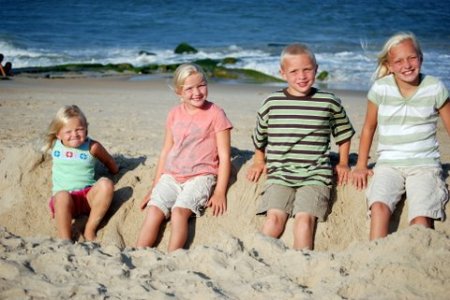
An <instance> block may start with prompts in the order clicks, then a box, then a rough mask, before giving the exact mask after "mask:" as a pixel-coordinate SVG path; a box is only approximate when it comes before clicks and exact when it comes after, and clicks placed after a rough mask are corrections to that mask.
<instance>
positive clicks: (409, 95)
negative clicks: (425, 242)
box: [352, 33, 450, 240]
mask: <svg viewBox="0 0 450 300" xmlns="http://www.w3.org/2000/svg"><path fill="white" fill-rule="evenodd" d="M422 61H423V56H422V51H421V49H420V46H419V43H418V41H417V40H416V38H415V36H414V35H413V34H411V33H399V34H396V35H394V36H392V37H391V38H390V39H389V40H388V41H387V42H386V43H385V45H384V47H383V50H382V51H381V53H380V55H379V58H378V68H377V71H376V73H375V75H376V78H377V80H376V81H375V83H374V84H373V85H372V87H371V89H370V91H369V93H368V99H369V101H368V103H367V114H366V120H365V123H364V126H363V129H362V133H361V141H360V146H359V155H358V162H357V165H356V167H355V169H354V170H353V176H352V177H353V183H354V184H355V185H356V187H357V188H358V189H363V188H365V187H366V185H367V177H368V175H373V177H372V180H371V182H370V184H369V186H368V189H367V200H368V207H369V209H370V212H371V223H370V239H371V240H373V239H377V238H381V237H385V236H386V235H387V234H388V233H389V232H388V231H389V222H390V217H391V215H392V213H393V212H394V210H395V207H396V205H397V203H398V202H399V201H400V199H401V197H402V195H404V194H405V193H406V196H407V198H408V203H409V205H408V206H409V211H408V219H409V223H410V224H411V225H413V224H421V225H423V226H425V227H429V228H433V226H434V220H435V219H441V220H442V219H443V218H444V204H445V203H446V201H447V197H448V196H447V193H448V192H447V188H446V187H445V183H444V181H443V179H442V167H441V164H440V160H439V157H440V156H439V151H438V142H437V139H436V126H437V119H438V117H439V116H440V117H441V119H442V121H443V123H444V125H445V128H446V129H447V132H448V133H449V134H450V101H449V98H448V91H447V89H446V88H445V86H444V84H443V83H442V82H441V81H440V80H439V79H437V78H435V77H432V76H429V75H424V74H422V73H420V69H421V66H422ZM377 126H378V130H379V140H378V154H379V157H378V160H377V163H376V167H375V169H374V171H373V172H372V171H371V170H369V169H368V168H367V163H368V159H369V152H370V147H371V145H372V140H373V136H374V133H375V130H376V128H377Z"/></svg>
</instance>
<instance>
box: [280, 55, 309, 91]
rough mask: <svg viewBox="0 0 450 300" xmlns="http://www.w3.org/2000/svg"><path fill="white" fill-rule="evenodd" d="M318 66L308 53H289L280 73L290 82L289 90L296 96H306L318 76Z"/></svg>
mask: <svg viewBox="0 0 450 300" xmlns="http://www.w3.org/2000/svg"><path fill="white" fill-rule="evenodd" d="M316 72H317V66H316V65H315V64H314V62H313V61H312V60H311V58H310V57H309V55H307V54H298V55H287V56H286V57H285V58H284V59H283V65H282V66H281V69H280V73H281V76H282V77H283V79H285V80H286V81H287V83H288V92H289V93H290V94H291V95H294V96H306V95H308V94H309V92H310V91H311V87H312V86H313V84H314V81H315V78H316Z"/></svg>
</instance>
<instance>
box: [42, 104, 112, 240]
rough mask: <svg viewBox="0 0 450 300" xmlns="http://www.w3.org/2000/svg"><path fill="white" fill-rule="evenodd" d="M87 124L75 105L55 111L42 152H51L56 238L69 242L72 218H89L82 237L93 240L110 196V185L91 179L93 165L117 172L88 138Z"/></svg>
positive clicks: (102, 180) (52, 203) (51, 204)
mask: <svg viewBox="0 0 450 300" xmlns="http://www.w3.org/2000/svg"><path fill="white" fill-rule="evenodd" d="M87 133H88V122H87V119H86V117H85V115H84V114H83V112H82V111H81V110H80V109H79V108H78V106H76V105H67V106H64V107H62V108H60V109H59V110H58V112H57V113H56V116H55V118H54V119H53V120H52V122H51V123H50V126H49V130H48V134H47V142H46V144H45V146H44V147H43V150H44V152H47V151H49V150H50V149H51V155H52V162H53V164H52V183H53V187H52V197H51V199H50V202H49V207H50V210H51V213H52V216H53V217H54V218H55V219H56V226H57V229H58V236H59V237H60V238H61V239H65V240H71V239H72V218H76V217H78V216H80V215H83V214H84V215H89V218H88V220H87V223H86V227H85V229H84V238H85V239H86V240H88V241H93V240H94V239H95V238H96V230H97V227H98V225H99V224H100V221H101V220H102V218H103V217H104V216H105V214H106V212H107V210H108V208H109V206H110V204H111V201H112V198H113V193H114V184H113V182H112V181H111V180H110V179H108V178H105V177H102V178H100V179H99V180H98V181H96V180H95V179H94V175H95V163H96V161H97V160H99V161H100V162H102V163H103V164H104V165H105V166H106V167H107V168H108V170H109V171H110V172H111V173H113V174H116V173H117V172H118V170H119V168H118V166H117V164H116V163H115V161H114V159H113V158H112V156H111V155H110V154H109V153H108V152H107V151H106V149H105V148H104V147H103V146H102V145H101V144H100V143H99V142H97V141H94V140H92V139H91V138H89V137H88V135H87Z"/></svg>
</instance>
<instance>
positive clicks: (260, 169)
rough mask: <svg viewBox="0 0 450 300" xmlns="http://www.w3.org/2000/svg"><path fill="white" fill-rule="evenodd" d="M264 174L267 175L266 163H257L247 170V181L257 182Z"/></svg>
mask: <svg viewBox="0 0 450 300" xmlns="http://www.w3.org/2000/svg"><path fill="white" fill-rule="evenodd" d="M263 173H267V167H266V164H265V162H264V161H255V162H254V163H253V164H252V165H251V166H250V168H248V170H247V179H248V180H250V181H251V182H257V181H258V179H259V177H261V175H262V174H263Z"/></svg>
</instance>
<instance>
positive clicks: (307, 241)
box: [294, 212, 316, 250]
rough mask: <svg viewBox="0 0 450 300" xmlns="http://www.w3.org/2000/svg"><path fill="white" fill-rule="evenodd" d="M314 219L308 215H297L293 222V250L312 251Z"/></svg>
mask: <svg viewBox="0 0 450 300" xmlns="http://www.w3.org/2000/svg"><path fill="white" fill-rule="evenodd" d="M315 226H316V217H315V216H313V215H310V214H308V213H301V212H300V213H297V214H296V215H295V221H294V249H296V250H301V249H310V250H312V249H313V245H314V228H315Z"/></svg>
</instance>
